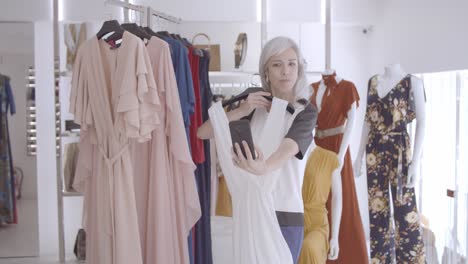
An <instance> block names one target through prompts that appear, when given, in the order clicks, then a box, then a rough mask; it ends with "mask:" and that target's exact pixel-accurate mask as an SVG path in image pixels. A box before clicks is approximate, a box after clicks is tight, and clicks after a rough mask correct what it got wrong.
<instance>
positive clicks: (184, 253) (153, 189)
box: [130, 37, 201, 264]
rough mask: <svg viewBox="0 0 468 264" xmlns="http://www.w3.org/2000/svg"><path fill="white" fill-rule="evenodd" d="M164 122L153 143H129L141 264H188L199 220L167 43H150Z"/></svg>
mask: <svg viewBox="0 0 468 264" xmlns="http://www.w3.org/2000/svg"><path fill="white" fill-rule="evenodd" d="M147 50H148V53H149V56H150V60H151V64H152V68H153V74H154V77H155V81H156V85H157V87H158V94H159V98H160V104H161V111H160V112H158V116H159V119H160V121H161V123H160V124H159V125H158V127H157V128H156V129H155V130H154V131H153V133H152V139H151V140H150V141H149V142H144V143H137V142H136V141H134V142H132V144H131V150H130V153H131V156H132V160H133V164H134V166H133V169H134V174H135V177H134V183H135V194H136V200H137V208H138V210H137V211H138V222H139V227H140V239H141V244H142V252H143V259H144V261H143V263H146V264H153V263H174V264H179V263H184V264H185V263H189V258H188V244H187V237H188V234H189V230H190V229H191V228H192V227H193V226H194V225H195V223H196V221H197V220H198V219H199V218H200V216H201V209H200V202H199V199H198V193H197V187H196V183H195V176H194V170H195V168H196V167H195V165H194V164H193V161H192V158H191V156H190V151H189V147H188V142H187V137H186V134H185V127H184V121H183V118H182V110H181V106H180V101H179V91H178V89H177V83H176V79H175V74H174V68H173V65H172V60H171V55H170V49H169V45H168V44H167V43H166V42H164V41H162V40H160V39H158V38H156V37H152V38H151V39H150V41H149V43H148V45H147Z"/></svg>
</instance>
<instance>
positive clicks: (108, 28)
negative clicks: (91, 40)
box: [96, 20, 125, 40]
mask: <svg viewBox="0 0 468 264" xmlns="http://www.w3.org/2000/svg"><path fill="white" fill-rule="evenodd" d="M112 31H113V32H114V34H112V35H111V36H110V37H109V38H107V39H112V40H117V39H119V38H122V35H123V32H124V31H125V30H124V29H123V28H122V26H120V24H119V22H118V21H117V20H108V21H105V22H104V24H102V27H101V29H100V30H99V32H98V33H97V34H96V36H97V37H98V39H101V38H102V37H104V36H105V35H106V34H107V33H109V32H112Z"/></svg>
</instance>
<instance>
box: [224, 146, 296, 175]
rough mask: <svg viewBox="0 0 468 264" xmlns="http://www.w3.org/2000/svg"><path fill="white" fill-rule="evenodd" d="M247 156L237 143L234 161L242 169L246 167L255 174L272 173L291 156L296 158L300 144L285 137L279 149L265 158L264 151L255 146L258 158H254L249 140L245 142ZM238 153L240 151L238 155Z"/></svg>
mask: <svg viewBox="0 0 468 264" xmlns="http://www.w3.org/2000/svg"><path fill="white" fill-rule="evenodd" d="M243 145H244V149H245V153H246V157H244V155H242V151H241V148H240V146H239V144H237V143H236V144H235V146H234V148H236V151H235V152H234V151H232V156H233V159H234V163H235V164H236V165H237V166H238V167H239V168H241V169H244V170H246V171H248V172H250V173H252V174H255V175H263V174H267V173H270V172H272V171H274V170H277V169H279V168H281V167H282V166H284V164H285V163H286V161H288V160H289V159H291V158H294V156H295V155H296V153H298V152H299V146H298V145H297V143H296V142H295V141H294V140H292V139H290V138H285V139H283V141H282V142H281V144H280V146H279V147H278V149H277V150H276V151H275V152H274V153H273V154H271V155H270V157H269V158H268V159H266V160H265V158H264V156H263V153H262V151H261V150H260V149H259V148H257V146H255V151H256V152H257V159H255V160H254V159H253V158H252V153H251V152H250V149H249V146H248V144H247V142H245V141H244V142H243ZM236 153H239V155H237V154H236Z"/></svg>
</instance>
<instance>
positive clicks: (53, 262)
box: [0, 257, 84, 264]
mask: <svg viewBox="0 0 468 264" xmlns="http://www.w3.org/2000/svg"><path fill="white" fill-rule="evenodd" d="M78 263H84V262H78V261H73V260H70V261H67V262H65V263H60V262H59V261H58V260H57V258H56V257H55V258H7V259H2V258H0V264H78Z"/></svg>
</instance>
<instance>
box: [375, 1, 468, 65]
mask: <svg viewBox="0 0 468 264" xmlns="http://www.w3.org/2000/svg"><path fill="white" fill-rule="evenodd" d="M383 3H385V4H381V5H380V6H379V9H380V11H379V16H380V18H381V19H380V20H379V21H378V24H377V25H376V27H375V30H374V32H373V34H374V37H375V43H374V45H373V46H374V50H373V58H374V60H373V68H374V69H375V70H376V71H378V72H381V71H382V70H381V69H382V68H383V66H384V65H387V64H389V63H395V62H400V63H401V64H402V66H403V67H404V68H405V69H406V71H408V72H412V73H420V72H435V71H446V70H458V69H467V68H468V53H467V52H466V47H467V46H468V35H467V34H466V25H467V24H468V16H466V10H468V2H467V1H461V0H450V1H436V0H429V1H422V0H417V1H410V2H408V1H400V0H393V1H387V2H383Z"/></svg>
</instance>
